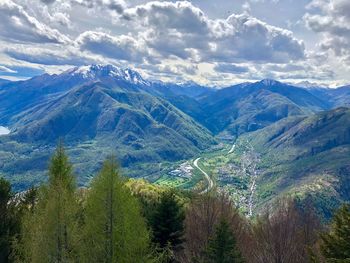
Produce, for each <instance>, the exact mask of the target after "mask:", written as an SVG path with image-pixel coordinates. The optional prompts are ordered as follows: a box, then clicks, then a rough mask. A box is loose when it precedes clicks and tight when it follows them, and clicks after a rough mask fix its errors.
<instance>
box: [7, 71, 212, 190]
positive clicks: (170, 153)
mask: <svg viewBox="0 0 350 263" xmlns="http://www.w3.org/2000/svg"><path fill="white" fill-rule="evenodd" d="M151 88H152V86H151V85H150V83H149V82H147V81H145V80H144V79H143V78H142V77H141V75H139V74H138V73H136V72H134V71H131V70H128V69H126V70H121V69H119V68H116V67H113V66H98V65H93V66H89V67H81V68H74V69H72V70H68V71H66V72H63V73H62V74H60V75H48V74H46V75H43V76H39V77H35V78H33V79H30V80H28V81H23V82H20V83H18V85H12V84H11V85H7V86H4V87H2V89H1V93H0V99H1V100H4V101H5V104H6V107H5V106H4V107H1V111H0V112H1V118H0V120H1V121H2V122H0V123H1V124H2V125H3V126H9V127H10V129H11V133H10V134H9V135H6V136H1V137H0V142H1V146H0V159H2V161H3V164H2V167H0V171H1V172H2V173H4V174H7V175H8V174H9V173H14V174H16V177H17V179H16V180H17V183H18V185H17V187H18V188H21V187H22V185H26V186H28V184H29V183H33V182H36V181H37V180H39V179H38V176H35V175H33V174H35V173H37V174H38V175H40V176H41V177H40V179H42V178H43V177H42V173H43V171H45V169H46V165H47V160H48V156H49V155H50V153H51V152H52V150H53V148H54V147H55V145H56V143H57V141H58V140H59V139H60V138H62V139H64V142H65V145H66V147H67V150H68V151H69V152H70V154H71V156H72V159H73V161H74V163H75V164H77V165H76V166H77V170H78V174H79V175H80V177H79V182H80V183H81V184H83V183H84V182H87V180H89V174H91V173H93V172H94V171H95V170H96V169H98V168H99V166H100V164H101V162H102V161H103V159H104V158H105V157H106V155H107V154H111V153H114V154H117V157H118V158H119V160H120V163H121V165H122V166H123V167H124V168H125V169H132V171H131V172H130V173H129V174H131V175H133V176H146V177H147V176H150V175H151V174H153V173H154V172H159V171H160V170H161V169H160V168H161V166H158V165H161V163H167V162H175V161H179V160H184V159H189V158H191V157H194V156H197V155H199V154H200V153H201V152H203V151H205V150H206V149H208V148H210V147H211V146H212V145H214V144H216V140H215V139H214V137H213V136H212V135H211V133H210V132H209V131H208V130H207V129H206V128H204V127H203V126H201V125H200V124H198V123H197V122H195V121H194V120H193V119H192V118H191V117H190V116H188V115H186V114H185V113H183V112H182V111H180V110H179V109H177V108H176V107H175V106H173V105H172V104H171V103H169V102H168V101H166V100H164V99H163V98H161V96H155V95H153V94H152V93H154V92H153V90H150V89H151ZM15 101H17V102H18V103H17V104H16V103H15ZM86 163H89V165H86ZM154 164H157V165H154ZM165 166H166V165H165ZM83 167H87V168H83ZM130 167H131V168H130ZM80 169H84V170H80Z"/></svg>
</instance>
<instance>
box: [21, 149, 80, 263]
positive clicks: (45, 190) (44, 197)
mask: <svg viewBox="0 0 350 263" xmlns="http://www.w3.org/2000/svg"><path fill="white" fill-rule="evenodd" d="M75 191H76V184H75V178H74V176H73V174H72V166H71V164H70V163H69V160H68V157H67V155H66V154H65V151H64V148H63V145H62V144H61V143H60V144H59V145H58V147H57V149H56V152H55V153H54V155H53V157H52V159H51V163H50V167H49V183H48V185H47V186H44V187H42V188H41V189H40V190H39V193H38V203H37V204H36V205H35V206H34V208H33V209H30V210H28V211H27V213H26V215H24V219H23V233H22V238H21V241H20V243H19V246H20V249H19V250H20V251H21V253H20V254H19V259H18V260H19V261H21V262H31V263H36V262H43V263H44V262H57V263H60V262H77V261H78V248H79V245H78V243H79V242H78V241H79V235H78V234H79V221H78V220H77V219H78V215H79V205H78V200H77V199H76V195H75ZM32 201H33V200H32ZM32 204H33V203H32ZM32 204H29V205H32Z"/></svg>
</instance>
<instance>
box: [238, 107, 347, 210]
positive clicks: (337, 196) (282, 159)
mask: <svg viewBox="0 0 350 263" xmlns="http://www.w3.org/2000/svg"><path fill="white" fill-rule="evenodd" d="M244 141H249V142H250V143H251V144H252V146H253V147H254V149H255V150H256V151H257V152H259V153H260V154H261V156H262V161H261V163H260V169H261V170H262V175H261V176H260V177H259V182H258V188H257V192H258V200H259V202H260V205H261V204H264V203H266V202H267V201H269V200H272V199H273V198H275V197H277V196H281V195H283V194H286V193H291V194H295V195H299V196H302V197H305V196H308V195H311V196H313V197H315V199H314V200H315V202H316V203H317V204H318V206H319V207H320V208H321V207H322V209H323V210H324V211H323V212H324V214H325V215H329V214H330V213H331V210H332V208H333V207H335V206H336V205H337V204H338V203H339V202H341V201H349V200H350V194H349V190H350V183H349V174H350V173H349V172H350V109H348V108H338V109H335V110H331V111H326V112H321V113H318V114H315V115H312V116H309V117H307V116H305V117H302V116H301V117H292V118H287V119H284V120H281V121H279V122H277V123H275V124H273V125H271V126H269V127H267V128H264V129H262V130H260V131H256V132H253V133H250V134H247V135H244V136H242V137H241V138H240V139H239V142H238V143H240V142H244Z"/></svg>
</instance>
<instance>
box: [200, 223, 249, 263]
mask: <svg viewBox="0 0 350 263" xmlns="http://www.w3.org/2000/svg"><path fill="white" fill-rule="evenodd" d="M206 256H207V260H206V262H208V263H242V262H244V261H243V258H242V256H241V253H240V252H239V250H238V249H237V247H236V239H235V237H234V235H233V233H232V230H231V229H230V226H229V224H228V223H227V222H226V220H224V219H222V220H221V221H220V222H219V224H218V225H217V227H216V231H215V234H214V235H213V237H211V238H210V239H209V243H208V248H207V251H206Z"/></svg>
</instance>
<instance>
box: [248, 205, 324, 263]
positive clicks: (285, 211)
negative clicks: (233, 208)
mask: <svg viewBox="0 0 350 263" xmlns="http://www.w3.org/2000/svg"><path fill="white" fill-rule="evenodd" d="M312 213H313V212H312V210H311V209H310V210H309V211H307V212H306V211H305V213H301V211H300V210H299V209H298V207H297V206H296V203H295V201H294V200H292V199H281V200H278V201H277V202H276V204H275V205H274V210H273V213H269V212H266V214H265V215H263V216H261V217H259V218H258V219H257V223H256V224H255V225H254V227H253V230H254V236H253V239H254V243H255V244H254V246H253V247H252V248H251V258H253V259H254V260H253V262H258V263H259V262H261V263H265V262H276V263H280V262H285V263H294V262H298V263H304V262H305V263H308V262H310V257H309V253H308V252H309V249H310V247H311V246H313V245H314V243H316V241H317V234H316V233H317V231H318V229H317V227H316V226H317V225H318V223H317V218H316V217H315V216H314V215H312Z"/></svg>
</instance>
